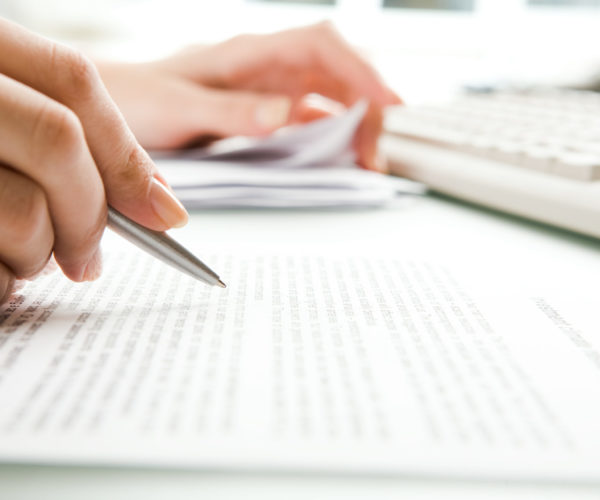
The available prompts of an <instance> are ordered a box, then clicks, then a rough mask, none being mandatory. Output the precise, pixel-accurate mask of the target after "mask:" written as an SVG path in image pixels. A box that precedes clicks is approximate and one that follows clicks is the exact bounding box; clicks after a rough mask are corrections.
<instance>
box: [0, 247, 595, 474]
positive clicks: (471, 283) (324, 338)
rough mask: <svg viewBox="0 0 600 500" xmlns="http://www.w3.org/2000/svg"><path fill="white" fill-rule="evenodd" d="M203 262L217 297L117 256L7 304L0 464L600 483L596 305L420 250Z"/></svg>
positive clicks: (1, 355)
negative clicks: (220, 281)
mask: <svg viewBox="0 0 600 500" xmlns="http://www.w3.org/2000/svg"><path fill="white" fill-rule="evenodd" d="M203 257H204V258H205V260H206V262H207V263H208V264H209V265H210V266H211V267H213V268H215V269H217V270H218V271H219V273H220V274H221V276H223V277H224V278H225V279H226V281H227V282H228V285H229V287H228V288H227V289H226V290H222V289H217V288H209V287H206V286H203V285H200V284H198V283H196V282H194V281H193V280H191V279H189V278H187V277H186V276H184V275H181V274H180V273H177V272H176V271H173V270H171V269H169V268H168V267H166V266H164V265H163V264H161V263H159V262H157V261H156V260H154V259H151V258H150V257H142V256H141V255H140V253H139V251H137V250H136V249H129V247H127V246H120V245H115V246H114V247H112V250H109V252H108V255H107V257H106V269H105V272H104V275H103V277H102V278H101V279H100V280H99V281H98V282H96V283H93V284H81V285H76V284H72V283H70V282H68V281H67V280H66V279H65V278H63V277H61V276H60V274H58V273H56V274H54V275H51V276H48V277H45V278H42V279H40V280H39V281H36V282H34V283H31V284H29V285H28V287H27V288H26V290H24V292H23V293H22V294H19V295H17V296H16V297H15V298H14V299H13V301H12V302H11V303H9V304H8V305H6V306H4V307H3V308H2V309H0V401H2V406H1V409H0V459H1V460H3V461H36V462H49V463H78V464H81V463H100V464H129V465H159V466H167V467H200V468H210V469H215V468H217V469H226V470H227V469H245V470H257V469H258V470H319V471H342V472H360V473H398V474H427V475H443V476H448V475H450V476H465V477H518V478H546V479H551V480H557V479H586V480H595V481H598V480H599V479H600V465H598V464H600V451H599V450H600V338H599V336H598V334H597V331H598V330H597V325H598V324H599V320H600V312H599V311H598V309H597V308H596V309H593V308H590V307H589V304H584V303H581V302H579V301H577V300H570V299H569V298H568V295H567V296H566V298H565V297H564V296H563V297H560V298H555V297H549V296H543V295H539V296H520V295H519V290H515V287H514V286H511V287H509V288H507V287H505V286H504V284H503V283H502V282H501V281H498V280H494V282H493V284H491V283H489V281H488V280H489V277H490V276H489V273H487V272H486V276H485V279H484V278H483V277H482V276H481V273H478V272H477V270H476V269H474V270H469V268H468V267H461V266H448V265H446V264H444V263H442V262H435V261H431V260H429V259H423V257H422V256H415V257H414V258H412V259H407V258H406V257H403V258H394V257H377V256H376V257H373V256H370V257H366V256H365V255H364V254H360V253H358V254H356V255H353V254H352V253H351V252H346V253H344V255H342V256H337V257H336V256H335V255H333V254H319V253H318V252H317V253H313V254H307V253H294V252H290V253H286V254H284V253H279V252H278V253H276V254H270V253H268V252H267V253H265V252H262V253H261V252H258V253H250V254H249V253H248V252H246V251H244V252H242V251H241V250H240V251H237V252H235V251H234V252H233V253H231V252H230V253H229V254H227V253H222V252H220V251H215V252H214V253H212V254H210V253H209V254H203ZM591 311H593V312H591Z"/></svg>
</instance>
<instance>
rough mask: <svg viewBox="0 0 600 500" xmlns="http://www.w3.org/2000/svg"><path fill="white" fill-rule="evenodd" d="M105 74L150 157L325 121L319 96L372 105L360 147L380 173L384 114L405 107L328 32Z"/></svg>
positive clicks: (105, 68)
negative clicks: (313, 100) (314, 98)
mask: <svg viewBox="0 0 600 500" xmlns="http://www.w3.org/2000/svg"><path fill="white" fill-rule="evenodd" d="M99 68H100V72H101V75H102V78H103V79H104V81H105V83H106V85H107V87H108V89H109V91H110V92H111V94H112V96H113V97H114V99H115V100H116V102H117V104H119V107H120V108H121V110H122V111H123V113H124V114H125V117H126V119H127V121H128V123H129V125H130V126H131V128H132V130H133V131H134V133H135V135H136V137H137V138H138V140H139V141H140V143H141V144H142V145H143V146H145V147H148V148H152V149H166V148H175V147H181V146H184V145H186V144H189V143H191V142H194V141H197V140H198V139H201V138H203V137H207V136H209V137H210V136H212V137H214V136H216V137H224V136H230V135H263V134H267V133H269V132H272V131H273V130H275V129H277V128H279V127H281V126H283V125H286V124H288V123H294V122H303V121H307V120H310V119H314V118H317V117H319V116H323V115H324V114H326V113H325V112H324V111H323V110H320V109H318V108H315V107H314V106H312V105H311V104H310V102H309V101H308V100H306V96H307V95H308V94H311V93H317V94H321V95H323V96H325V97H327V98H329V99H332V100H334V101H337V102H339V103H342V104H344V105H346V106H350V105H352V104H354V103H355V102H356V101H357V100H358V99H360V98H367V99H369V101H370V102H371V106H370V108H369V111H368V113H367V116H366V117H365V119H364V121H363V123H362V125H361V127H360V129H359V131H358V133H357V136H356V142H355V148H356V151H357V153H358V159H359V162H360V164H361V165H363V166H364V167H366V168H370V169H381V168H382V165H381V164H378V157H377V147H376V146H377V138H378V136H379V134H380V132H381V126H382V110H383V108H384V106H386V105H391V104H399V103H401V102H402V101H401V100H400V98H399V97H398V96H397V95H396V94H395V93H394V92H393V91H391V90H390V89H389V88H388V87H386V86H385V85H384V84H383V82H382V81H381V78H380V77H379V76H378V75H377V73H376V72H375V70H374V69H373V68H372V67H371V66H370V65H369V64H368V63H367V62H365V61H364V60H363V59H361V58H360V57H359V55H358V54H357V53H356V52H355V51H354V50H353V49H352V48H351V47H350V46H349V45H348V44H347V43H346V42H345V41H344V40H343V39H342V38H341V37H340V35H339V34H338V33H337V32H336V31H335V30H334V29H333V28H332V27H331V25H330V24H329V23H321V24H318V25H315V26H309V27H306V28H300V29H293V30H288V31H283V32H280V33H275V34H271V35H242V36H238V37H236V38H233V39H231V40H228V41H226V42H223V43H220V44H218V45H214V46H210V47H191V48H188V49H187V50H185V51H183V52H181V53H179V54H176V55H174V56H172V57H170V58H168V59H164V60H161V61H156V62H152V63H144V64H138V65H127V64H100V65H99ZM379 163H381V161H379Z"/></svg>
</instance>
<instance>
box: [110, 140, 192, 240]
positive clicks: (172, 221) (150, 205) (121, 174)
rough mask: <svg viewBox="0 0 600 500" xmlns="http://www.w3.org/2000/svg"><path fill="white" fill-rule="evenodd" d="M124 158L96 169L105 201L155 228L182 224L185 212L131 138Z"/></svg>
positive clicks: (163, 228) (149, 160) (157, 229)
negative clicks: (98, 171) (98, 170)
mask: <svg viewBox="0 0 600 500" xmlns="http://www.w3.org/2000/svg"><path fill="white" fill-rule="evenodd" d="M125 158H126V160H125V161H123V162H113V163H112V165H111V166H107V165H106V164H104V168H101V169H100V170H101V175H102V179H103V182H104V189H105V191H106V199H107V202H108V204H109V205H111V206H112V207H114V208H115V209H116V210H118V211H119V212H121V213H123V214H125V215H127V216H128V217H130V218H131V219H133V220H135V221H136V222H137V223H139V224H142V225H143V226H146V227H149V228H150V229H154V230H155V231H166V230H167V229H169V228H171V227H182V226H184V225H185V224H186V223H187V221H188V214H187V212H186V210H185V208H183V205H182V204H181V203H180V202H179V200H177V198H175V196H174V195H173V193H172V191H171V190H170V188H169V186H168V184H167V182H166V181H165V179H164V177H162V175H161V174H160V173H159V172H158V170H157V169H156V166H155V165H154V163H153V162H152V160H151V159H150V157H149V156H148V154H147V153H146V152H145V151H144V150H143V149H142V148H141V146H139V145H138V144H137V143H136V142H135V141H134V142H133V144H132V146H131V150H130V152H129V153H128V154H127V155H125Z"/></svg>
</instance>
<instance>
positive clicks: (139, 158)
mask: <svg viewBox="0 0 600 500" xmlns="http://www.w3.org/2000/svg"><path fill="white" fill-rule="evenodd" d="M123 157H124V159H125V161H124V162H122V163H115V164H114V167H113V168H112V170H110V171H108V172H106V176H108V177H109V178H108V179H105V181H106V182H105V184H106V185H107V188H109V190H108V193H107V194H108V195H109V197H110V196H111V195H113V196H118V198H119V199H120V200H139V199H143V198H145V197H146V196H147V195H148V192H149V189H150V183H151V180H152V172H151V169H150V160H149V158H148V157H147V155H146V153H145V152H144V151H143V150H142V149H141V148H140V147H139V146H138V145H137V144H135V145H133V146H130V148H129V149H128V150H126V151H125V152H124V155H123ZM110 201H111V200H110V199H109V202H110Z"/></svg>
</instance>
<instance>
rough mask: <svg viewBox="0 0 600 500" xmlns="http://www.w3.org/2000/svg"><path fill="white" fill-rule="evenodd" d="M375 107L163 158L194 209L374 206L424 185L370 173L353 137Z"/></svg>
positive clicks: (164, 166)
mask: <svg viewBox="0 0 600 500" xmlns="http://www.w3.org/2000/svg"><path fill="white" fill-rule="evenodd" d="M366 109H367V103H366V102H365V101H360V102H358V103H357V104H356V105H355V106H353V107H352V108H351V109H349V110H348V111H347V112H345V113H343V114H341V115H339V116H332V117H328V118H324V119H321V120H317V121H314V122H311V123H308V124H305V125H296V126H291V127H287V128H284V129H282V130H279V131H278V132H276V133H274V134H273V135H271V136H268V137H264V138H248V137H233V138H230V139H224V140H221V141H218V142H216V143H215V144H213V145H212V146H210V147H207V148H199V149H192V150H187V151H177V152H175V153H161V154H159V155H157V156H156V162H157V165H158V167H159V169H160V170H161V172H162V173H163V175H164V176H165V177H166V178H167V180H168V181H169V184H170V185H171V187H172V188H173V190H174V191H175V193H176V194H177V196H178V197H179V199H180V200H181V201H182V203H183V204H184V205H185V206H186V207H187V208H191V209H194V208H222V207H231V208H234V207H261V208H281V207H284V208H303V207H373V206H382V205H387V204H389V203H390V202H391V201H392V200H393V199H394V198H395V197H396V196H397V194H421V193H422V192H423V191H424V188H423V186H422V185H421V184H418V183H416V182H412V181H409V180H406V179H398V178H391V177H389V176H386V175H382V174H379V173H376V172H371V171H366V170H364V169H361V168H359V167H358V166H356V164H355V158H354V153H353V152H352V147H351V146H352V141H353V138H354V135H355V133H356V130H357V128H358V126H359V124H360V121H361V119H362V117H363V116H364V114H365V111H366Z"/></svg>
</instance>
